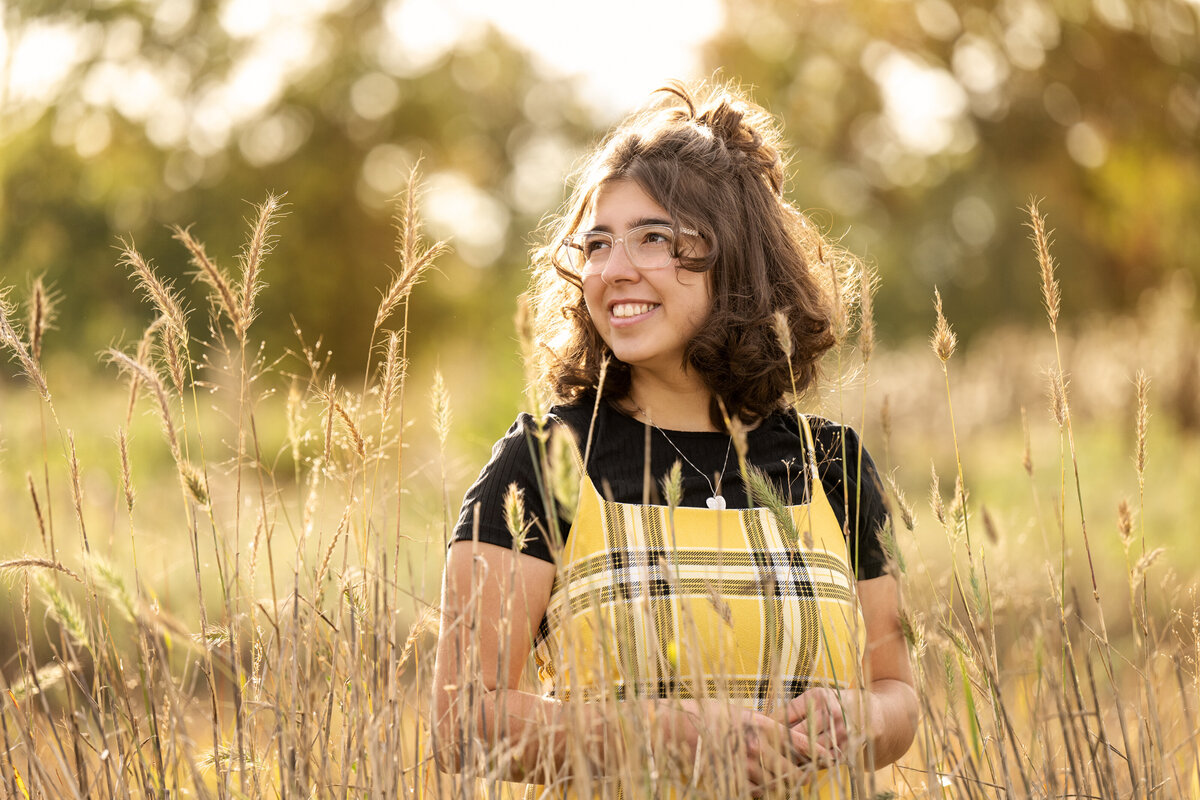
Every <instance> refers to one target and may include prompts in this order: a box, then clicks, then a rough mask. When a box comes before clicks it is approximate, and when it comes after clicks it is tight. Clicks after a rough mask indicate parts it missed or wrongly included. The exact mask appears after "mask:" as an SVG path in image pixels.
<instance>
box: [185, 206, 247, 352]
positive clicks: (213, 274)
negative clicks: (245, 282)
mask: <svg viewBox="0 0 1200 800" xmlns="http://www.w3.org/2000/svg"><path fill="white" fill-rule="evenodd" d="M171 230H172V231H173V232H174V238H175V240H176V241H178V242H179V243H180V244H182V245H183V246H184V248H185V249H186V250H187V251H188V254H189V255H190V256H191V260H192V266H194V267H195V268H196V272H195V278H196V279H197V280H199V281H201V282H202V283H204V284H206V285H207V286H208V288H209V289H210V290H211V292H212V300H213V302H214V304H215V305H216V306H217V308H219V309H220V310H221V311H222V312H223V313H224V314H225V317H226V318H227V319H228V320H229V323H230V324H231V325H232V326H233V328H234V330H241V326H242V317H241V306H240V305H239V304H238V302H237V297H236V295H235V294H234V291H233V285H232V284H231V283H230V281H229V276H228V275H226V274H225V271H224V270H222V269H221V268H220V267H218V266H217V264H216V262H214V261H213V260H212V259H211V258H209V257H208V253H207V252H206V251H205V249H204V244H203V242H200V241H199V240H197V239H196V238H195V237H194V236H192V231H191V228H190V227H187V228H185V227H182V226H180V225H176V226H174V227H173V228H171Z"/></svg>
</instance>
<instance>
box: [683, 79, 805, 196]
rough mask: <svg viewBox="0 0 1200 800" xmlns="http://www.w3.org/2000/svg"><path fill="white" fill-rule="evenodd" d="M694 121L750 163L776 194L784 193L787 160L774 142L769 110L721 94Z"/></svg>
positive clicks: (696, 115)
mask: <svg viewBox="0 0 1200 800" xmlns="http://www.w3.org/2000/svg"><path fill="white" fill-rule="evenodd" d="M689 105H690V103H689ZM693 113H694V112H693ZM693 119H694V120H695V122H696V124H698V125H702V126H704V127H705V128H708V129H709V130H710V131H712V134H713V137H714V138H715V139H717V140H718V141H720V142H721V143H722V144H723V145H724V146H725V149H726V150H728V151H729V152H730V154H731V155H734V156H735V157H738V156H740V157H742V158H744V159H746V160H747V161H749V163H750V166H751V167H752V168H753V169H755V170H758V171H759V172H761V174H762V176H763V178H764V179H765V180H766V182H767V184H768V185H769V186H770V187H771V189H772V191H774V192H775V193H776V194H779V193H781V192H782V191H783V160H782V159H781V158H780V155H779V150H778V148H777V147H776V146H775V144H774V141H773V140H774V135H773V128H772V124H771V117H770V116H769V115H768V114H767V113H766V112H765V111H763V110H762V109H757V108H754V107H752V106H750V105H748V104H747V103H745V102H744V101H742V100H738V99H736V98H733V97H730V96H729V95H728V94H726V93H724V92H721V93H719V94H717V95H716V96H715V97H714V98H713V99H712V100H711V101H710V102H709V103H708V104H707V107H705V108H701V109H700V110H699V113H694V116H693Z"/></svg>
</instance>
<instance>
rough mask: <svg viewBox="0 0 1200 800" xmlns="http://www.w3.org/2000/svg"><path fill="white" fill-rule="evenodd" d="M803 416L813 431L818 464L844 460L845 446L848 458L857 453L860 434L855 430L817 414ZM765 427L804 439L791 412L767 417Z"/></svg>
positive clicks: (777, 413) (782, 412)
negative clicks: (823, 461)
mask: <svg viewBox="0 0 1200 800" xmlns="http://www.w3.org/2000/svg"><path fill="white" fill-rule="evenodd" d="M803 416H804V420H805V421H806V422H807V423H808V428H809V430H810V431H812V437H813V447H814V448H815V450H816V456H817V461H818V462H820V461H822V460H825V459H829V458H837V459H840V458H842V450H843V447H842V446H843V444H844V445H845V446H846V447H845V449H846V451H847V453H846V455H847V457H849V456H850V452H849V451H850V450H851V449H853V450H854V451H855V453H857V451H858V448H859V445H860V441H859V436H858V432H857V431H855V430H854V428H851V427H850V426H849V425H843V424H842V423H840V422H835V421H834V420H831V419H827V418H826V417H821V416H817V415H815V414H805V415H803ZM764 427H767V428H773V429H775V430H785V431H787V433H788V434H789V435H791V436H794V437H797V438H799V439H801V440H803V439H804V432H803V431H802V430H801V429H800V421H799V419H797V417H796V415H795V414H794V413H792V412H791V411H776V412H775V413H774V414H771V415H770V416H769V417H767V419H766V420H765V421H764Z"/></svg>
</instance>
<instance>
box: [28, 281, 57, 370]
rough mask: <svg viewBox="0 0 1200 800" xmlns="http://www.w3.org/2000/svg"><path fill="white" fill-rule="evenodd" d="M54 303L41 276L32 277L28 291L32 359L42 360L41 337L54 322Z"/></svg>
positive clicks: (51, 294) (52, 296)
mask: <svg viewBox="0 0 1200 800" xmlns="http://www.w3.org/2000/svg"><path fill="white" fill-rule="evenodd" d="M54 305H55V303H54V295H53V293H52V292H50V290H49V289H47V288H46V284H45V282H44V281H43V280H42V276H40V275H39V276H38V277H36V278H34V279H33V288H32V289H31V290H30V293H29V350H30V353H31V355H32V356H33V360H34V361H41V360H42V339H43V338H44V337H45V335H46V331H47V330H49V329H50V326H51V325H53V324H54V318H55V309H54Z"/></svg>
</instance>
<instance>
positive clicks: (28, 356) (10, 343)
mask: <svg viewBox="0 0 1200 800" xmlns="http://www.w3.org/2000/svg"><path fill="white" fill-rule="evenodd" d="M9 291H10V289H9V287H5V286H0V347H3V348H5V349H7V350H8V351H9V352H10V353H11V354H12V357H13V358H15V359H16V360H17V363H18V364H20V365H21V372H22V373H23V374H24V375H25V377H26V378H28V379H29V382H30V383H32V384H33V386H34V388H35V389H37V392H38V394H39V395H41V397H42V399H43V400H45V401H46V402H49V401H50V387H49V386H48V385H47V383H46V376H45V375H44V374H43V373H42V368H41V365H39V364H38V361H37V359H35V358H34V357H33V354H32V353H30V351H29V348H28V347H27V346H26V344H25V341H24V339H23V337H22V336H21V334H20V332H18V331H17V329H16V328H15V327H14V325H13V321H12V315H13V307H12V304H11V303H9V301H8V294H9Z"/></svg>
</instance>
